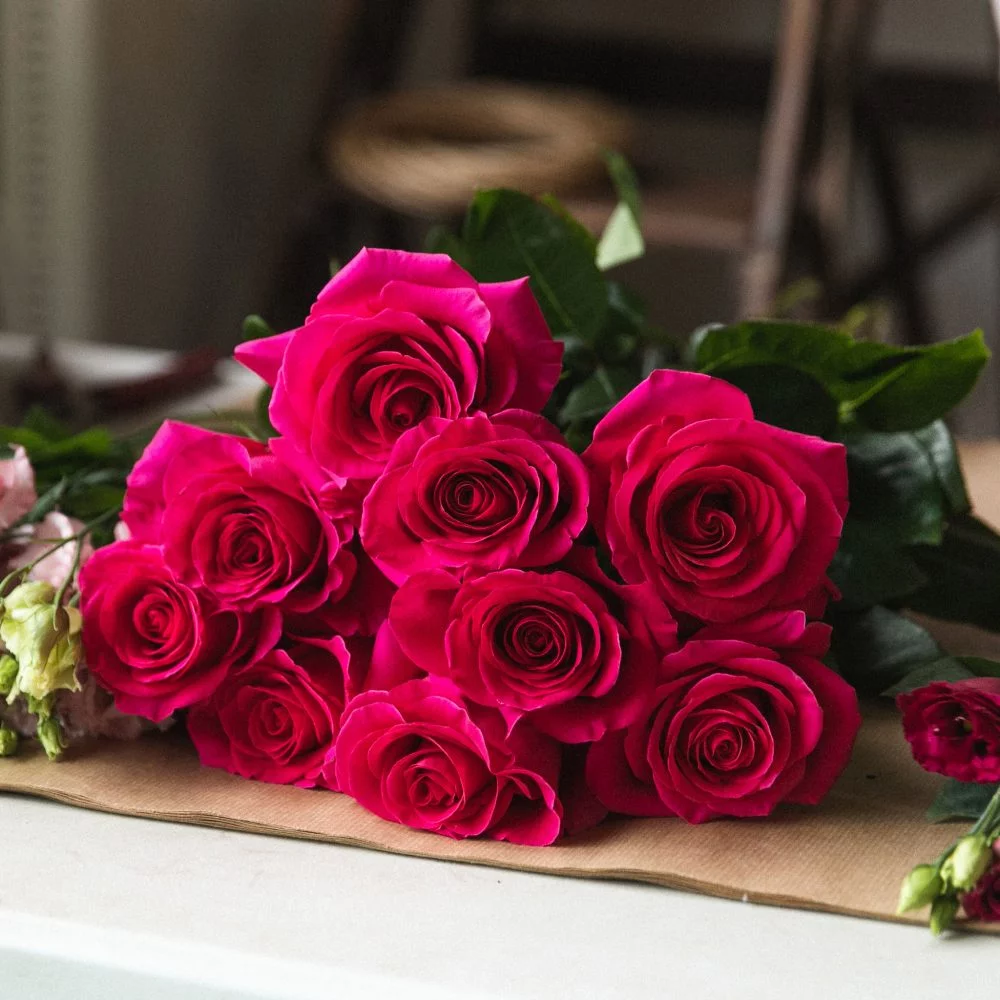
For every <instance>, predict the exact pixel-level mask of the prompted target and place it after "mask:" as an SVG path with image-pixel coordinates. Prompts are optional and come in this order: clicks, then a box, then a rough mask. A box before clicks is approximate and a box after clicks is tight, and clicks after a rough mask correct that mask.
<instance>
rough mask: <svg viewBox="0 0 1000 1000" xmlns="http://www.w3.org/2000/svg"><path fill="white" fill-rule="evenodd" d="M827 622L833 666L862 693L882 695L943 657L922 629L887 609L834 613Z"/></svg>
mask: <svg viewBox="0 0 1000 1000" xmlns="http://www.w3.org/2000/svg"><path fill="white" fill-rule="evenodd" d="M830 619H831V624H832V625H833V643H832V651H833V655H834V657H835V659H836V661H837V665H838V666H839V668H840V670H841V671H842V673H843V675H844V677H846V678H847V680H848V681H850V682H851V683H852V684H853V685H854V686H855V687H856V688H858V690H859V691H861V692H862V693H864V694H879V693H881V692H884V691H886V690H887V689H889V688H891V687H892V686H893V685H894V684H898V683H899V682H900V681H901V680H902V679H903V678H904V677H906V676H907V675H908V674H909V673H911V672H912V671H913V670H914V669H915V668H916V667H918V666H921V665H925V664H928V663H932V662H934V661H936V660H941V659H942V658H943V656H944V654H943V653H942V652H941V647H940V646H938V644H937V643H936V642H935V641H934V640H933V639H932V638H931V636H930V633H929V632H928V631H927V630H926V629H924V628H921V627H920V626H919V625H918V624H917V623H916V622H912V621H910V620H909V619H908V618H904V617H903V616H902V615H900V614H897V613H896V612H895V611H890V610H889V609H888V608H884V607H874V608H869V609H868V610H867V611H863V612H854V613H852V612H843V611H839V610H838V611H835V612H833V613H832V614H831V615H830Z"/></svg>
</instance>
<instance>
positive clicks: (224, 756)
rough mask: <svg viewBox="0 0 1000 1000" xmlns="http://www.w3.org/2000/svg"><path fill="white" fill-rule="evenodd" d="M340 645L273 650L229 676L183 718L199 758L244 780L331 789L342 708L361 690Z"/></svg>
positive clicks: (333, 641) (339, 641)
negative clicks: (318, 786)
mask: <svg viewBox="0 0 1000 1000" xmlns="http://www.w3.org/2000/svg"><path fill="white" fill-rule="evenodd" d="M358 666H359V665H357V664H354V665H353V668H352V657H351V656H350V654H349V652H348V649H347V646H346V645H345V643H344V640H343V639H341V638H339V637H337V638H334V639H331V640H330V641H329V642H326V643H323V644H309V645H298V646H293V647H292V648H291V649H289V650H287V651H285V650H280V649H276V650H272V651H271V652H270V653H268V654H267V655H266V656H264V657H262V658H261V659H259V660H257V661H256V662H254V663H250V664H248V665H246V666H244V667H240V668H238V669H236V670H230V671H229V672H228V673H227V674H226V676H225V678H224V679H223V681H222V683H221V684H220V685H219V686H218V687H217V688H216V689H215V692H214V693H213V694H212V696H211V698H209V699H208V700H207V701H204V702H201V703H200V704H198V705H196V706H195V707H194V708H192V709H191V710H190V712H188V718H187V726H188V733H189V734H190V736H191V740H192V742H193V743H194V745H195V748H196V749H197V751H198V757H199V759H200V760H201V762H202V764H204V765H205V766H206V767H218V768H222V769H223V770H226V771H230V772H231V773H232V774H238V775H240V776H241V777H243V778H256V779H257V780H258V781H268V782H272V783H274V784H280V785H298V786H300V787H302V788H312V787H314V786H316V785H323V786H326V787H330V788H334V789H336V787H337V785H336V783H335V777H334V772H333V761H334V744H335V741H336V738H337V731H338V727H339V725H340V717H341V713H342V712H343V709H344V704H345V702H346V701H347V700H348V699H349V698H350V697H351V696H352V695H353V694H354V692H355V690H356V689H357V688H358V687H359V686H360V682H361V680H362V678H360V677H359V676H358V673H359V670H358Z"/></svg>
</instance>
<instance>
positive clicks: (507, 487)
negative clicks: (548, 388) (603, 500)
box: [361, 410, 588, 584]
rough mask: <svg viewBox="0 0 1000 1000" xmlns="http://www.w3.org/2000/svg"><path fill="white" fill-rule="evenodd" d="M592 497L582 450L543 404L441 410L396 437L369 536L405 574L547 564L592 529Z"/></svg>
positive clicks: (371, 504) (371, 548)
mask: <svg viewBox="0 0 1000 1000" xmlns="http://www.w3.org/2000/svg"><path fill="white" fill-rule="evenodd" d="M587 497H588V489H587V475H586V470H585V469H584V467H583V464H582V463H581V461H580V459H579V457H578V456H577V455H576V454H575V453H574V452H572V451H571V450H570V449H569V447H568V446H567V445H566V443H565V441H564V440H563V438H562V436H561V435H560V434H559V432H558V431H557V430H556V429H555V427H553V426H552V425H551V424H550V423H549V422H548V421H547V420H545V419H543V418H542V417H540V416H538V415H537V414H534V413H528V412H526V411H524V410H505V411H504V412H503V413H498V414H497V415H496V416H494V417H487V416H486V415H485V414H482V413H479V414H476V415H475V416H472V417H465V418H462V419H460V420H453V421H446V420H438V419H431V420H426V421H424V422H423V423H422V424H421V425H420V426H419V427H417V428H414V430H412V431H410V432H409V433H407V434H405V435H404V436H403V437H401V438H400V439H399V441H398V442H397V443H396V447H395V448H394V449H393V451H392V455H391V457H390V459H389V462H388V464H387V465H386V468H385V471H384V472H383V474H382V475H381V476H380V477H379V478H378V479H377V480H376V481H375V484H374V485H373V486H372V489H371V492H370V493H369V494H368V496H367V498H366V499H365V503H364V510H363V514H362V519H361V542H362V544H363V545H364V548H365V551H366V552H368V554H369V555H370V556H371V557H372V559H374V561H375V563H376V564H377V565H378V566H379V568H380V569H381V570H382V572H383V573H385V575H386V576H387V577H389V579H390V580H392V581H393V582H394V583H397V584H398V583H402V582H403V581H404V580H406V579H407V577H409V576H411V575H412V574H414V573H417V572H420V571H421V570H427V569H438V568H445V569H457V570H462V571H465V570H472V569H477V570H482V569H486V570H489V569H499V568H501V567H505V566H520V567H532V566H544V565H547V564H549V563H552V562H556V561H558V560H559V559H561V558H562V557H563V556H564V555H566V553H567V552H568V551H569V550H570V547H571V546H572V544H573V540H574V539H575V538H576V537H577V536H578V535H579V534H580V532H581V531H583V529H584V527H585V526H586V523H587Z"/></svg>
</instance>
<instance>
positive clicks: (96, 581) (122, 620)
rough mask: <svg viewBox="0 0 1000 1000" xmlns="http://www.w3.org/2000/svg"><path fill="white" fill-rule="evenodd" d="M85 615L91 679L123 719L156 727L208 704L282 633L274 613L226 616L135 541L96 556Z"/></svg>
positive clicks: (84, 577) (83, 577)
mask: <svg viewBox="0 0 1000 1000" xmlns="http://www.w3.org/2000/svg"><path fill="white" fill-rule="evenodd" d="M80 610H81V612H82V614H83V646H84V650H85V652H86V660H87V666H88V668H89V670H90V672H91V674H93V676H94V677H95V678H96V679H97V680H98V681H99V682H100V684H101V685H102V686H103V687H104V688H105V689H106V690H107V691H109V692H110V693H111V694H112V695H113V696H114V701H115V706H116V707H117V708H118V709H119V711H121V712H125V713H127V714H130V715H141V716H143V717H145V718H147V719H151V720H152V721H154V722H159V721H161V720H163V719H165V718H167V717H168V716H169V715H170V714H171V713H172V712H174V711H176V710H177V709H179V708H185V707H186V706H188V705H192V704H194V703H195V702H196V701H200V700H202V699H203V698H207V697H208V696H209V695H210V694H211V693H212V691H213V690H214V689H215V687H216V686H217V685H218V684H219V683H220V681H221V680H222V678H223V677H224V676H225V674H226V673H227V671H229V670H230V669H231V668H233V667H234V666H235V665H237V664H241V663H246V662H252V661H253V660H254V659H256V658H258V657H260V656H262V655H263V654H264V653H265V652H266V651H267V650H268V649H270V648H271V647H272V646H274V644H275V643H276V642H277V641H278V637H279V635H280V631H281V620H280V616H279V615H278V613H277V611H275V610H274V609H273V608H266V609H263V610H262V611H261V612H259V613H246V612H242V611H236V610H232V609H224V608H220V607H219V606H218V604H217V603H216V602H215V601H214V600H213V599H212V597H211V596H210V595H209V594H206V593H204V592H196V591H194V590H192V589H191V588H190V587H188V586H186V585H185V584H183V583H182V582H181V581H180V580H178V579H177V578H176V577H175V575H174V574H173V572H172V571H171V570H170V569H169V567H168V566H167V565H166V563H165V562H164V559H163V550H162V549H161V548H160V547H159V546H156V545H143V544H142V543H141V542H136V541H125V542H114V543H113V544H111V545H108V546H105V547H103V548H100V549H98V550H97V551H96V552H95V553H94V555H93V556H92V557H91V559H90V560H89V561H88V562H87V564H86V566H84V567H83V570H82V571H81V573H80Z"/></svg>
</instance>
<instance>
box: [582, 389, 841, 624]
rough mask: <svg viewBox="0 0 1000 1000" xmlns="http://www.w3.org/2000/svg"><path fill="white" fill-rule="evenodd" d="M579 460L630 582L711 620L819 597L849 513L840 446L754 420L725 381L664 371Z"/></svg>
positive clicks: (604, 426)
mask: <svg viewBox="0 0 1000 1000" xmlns="http://www.w3.org/2000/svg"><path fill="white" fill-rule="evenodd" d="M584 460H585V461H586V462H587V464H588V466H589V467H590V469H591V472H592V491H593V503H592V505H591V516H592V518H593V520H594V524H595V526H596V527H597V529H598V532H599V533H600V534H602V535H603V536H604V538H605V539H606V541H607V544H608V547H609V548H610V550H611V556H612V560H613V562H614V564H615V566H616V568H617V569H618V571H619V572H620V573H621V574H622V576H623V577H624V578H625V579H626V580H627V581H629V582H631V583H638V582H640V581H643V580H649V581H650V582H651V583H653V584H654V585H655V586H656V588H657V589H658V590H659V592H660V594H661V596H662V597H663V599H664V600H665V601H666V602H667V603H668V604H670V605H671V607H674V608H676V609H678V610H680V611H683V612H686V613H687V614H690V615H693V616H694V617H696V618H699V619H701V620H703V621H730V620H734V619H737V618H743V617H745V616H747V615H750V614H753V613H754V612H756V611H759V610H761V609H763V608H789V607H803V606H805V603H806V602H807V600H808V601H809V602H810V603H813V599H814V597H815V594H816V588H817V587H818V586H819V585H821V584H822V583H823V581H824V577H825V573H826V569H827V567H828V566H829V564H830V560H831V559H832V558H833V555H834V552H835V551H836V549H837V545H838V543H839V541H840V534H841V530H842V527H843V520H844V515H845V514H846V511H847V463H846V459H845V450H844V447H843V445H841V444H832V443H830V442H828V441H823V440H821V439H820V438H814V437H808V436H806V435H804V434H795V433H792V432H791V431H786V430H781V429H779V428H777V427H771V426H770V425H768V424H763V423H760V422H759V421H756V420H754V418H753V411H752V410H751V408H750V401H749V400H748V399H747V397H746V395H744V393H743V392H741V391H740V390H739V389H737V388H735V387H734V386H732V385H730V384H729V383H727V382H723V381H721V380H720V379H715V378H711V377H710V376H708V375H698V374H694V373H692V372H680V371H656V372H653V374H652V375H650V376H649V378H647V379H646V381H645V382H643V383H642V384H641V385H639V386H638V387H637V388H635V389H633V390H632V392H630V393H629V394H628V395H627V396H626V397H625V398H624V399H623V400H622V401H621V402H620V403H618V404H617V405H616V406H615V408H614V409H613V410H612V411H611V412H610V413H609V414H608V415H607V416H606V417H605V418H604V419H603V420H602V421H601V422H600V423H599V424H598V425H597V429H596V430H595V432H594V439H593V443H592V444H591V445H590V447H589V448H588V449H587V451H586V452H585V453H584Z"/></svg>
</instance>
